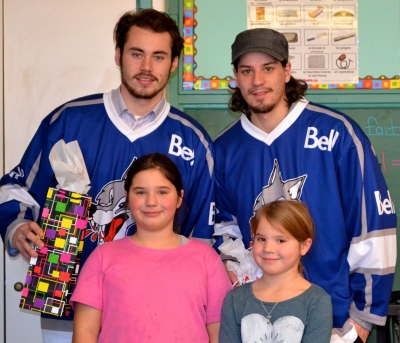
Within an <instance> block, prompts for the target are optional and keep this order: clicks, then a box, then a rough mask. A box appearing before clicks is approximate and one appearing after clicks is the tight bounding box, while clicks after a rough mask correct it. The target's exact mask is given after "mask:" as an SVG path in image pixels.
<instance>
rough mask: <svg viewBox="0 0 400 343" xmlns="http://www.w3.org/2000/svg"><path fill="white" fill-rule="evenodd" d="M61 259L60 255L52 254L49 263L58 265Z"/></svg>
mask: <svg viewBox="0 0 400 343" xmlns="http://www.w3.org/2000/svg"><path fill="white" fill-rule="evenodd" d="M59 259H60V255H57V254H53V253H50V254H49V258H48V259H47V261H49V263H54V264H57V263H58V260H59Z"/></svg>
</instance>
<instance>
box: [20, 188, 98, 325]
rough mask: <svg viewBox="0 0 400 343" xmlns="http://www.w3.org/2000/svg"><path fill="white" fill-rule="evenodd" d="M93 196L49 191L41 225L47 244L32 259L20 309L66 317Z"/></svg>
mask: <svg viewBox="0 0 400 343" xmlns="http://www.w3.org/2000/svg"><path fill="white" fill-rule="evenodd" d="M90 204H91V197H89V196H88V195H82V194H78V193H74V192H70V191H66V190H62V189H55V188H49V190H48V192H47V196H46V202H45V204H44V208H43V211H42V217H41V220H40V226H41V228H42V230H43V232H44V237H40V238H41V240H42V241H43V242H44V243H45V246H44V247H43V248H42V249H39V248H38V247H35V250H36V251H37V253H38V254H39V256H38V257H37V258H31V261H30V265H29V268H28V274H27V276H26V280H25V286H24V289H23V290H22V296H21V301H20V307H21V308H23V309H28V310H32V311H38V312H43V313H46V314H51V315H55V316H59V317H61V316H66V315H68V314H69V312H70V310H71V306H70V305H69V303H68V300H69V298H70V297H71V295H72V291H73V288H74V287H75V284H76V279H77V273H78V271H79V261H80V253H81V252H82V248H83V239H84V231H85V228H86V226H87V222H88V218H87V216H88V211H89V208H90Z"/></svg>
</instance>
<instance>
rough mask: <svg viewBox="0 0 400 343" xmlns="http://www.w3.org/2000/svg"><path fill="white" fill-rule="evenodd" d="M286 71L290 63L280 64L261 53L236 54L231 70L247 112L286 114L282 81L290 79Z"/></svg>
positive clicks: (288, 70) (283, 82) (286, 105)
mask: <svg viewBox="0 0 400 343" xmlns="http://www.w3.org/2000/svg"><path fill="white" fill-rule="evenodd" d="M290 71H291V66H290V63H287V64H286V66H285V67H283V66H282V64H281V62H279V61H278V60H276V59H275V58H274V57H272V56H270V55H267V54H265V53H263V52H249V53H247V54H244V55H243V56H241V57H240V59H239V62H238V66H237V70H235V69H234V70H233V72H234V74H235V78H236V81H237V87H238V88H239V89H240V92H241V93H242V96H243V98H244V100H245V101H246V102H247V104H248V107H249V110H250V112H251V114H266V113H270V112H272V111H283V112H284V114H285V115H286V113H287V109H288V104H287V102H286V100H285V99H286V93H285V84H286V83H287V82H288V81H289V80H290Z"/></svg>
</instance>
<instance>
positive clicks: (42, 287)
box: [37, 282, 49, 292]
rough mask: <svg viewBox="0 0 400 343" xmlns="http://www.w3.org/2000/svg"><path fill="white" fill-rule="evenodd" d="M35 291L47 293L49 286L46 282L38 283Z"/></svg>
mask: <svg viewBox="0 0 400 343" xmlns="http://www.w3.org/2000/svg"><path fill="white" fill-rule="evenodd" d="M37 289H38V291H40V292H47V290H48V289H49V284H48V283H46V282H39V284H38V286H37Z"/></svg>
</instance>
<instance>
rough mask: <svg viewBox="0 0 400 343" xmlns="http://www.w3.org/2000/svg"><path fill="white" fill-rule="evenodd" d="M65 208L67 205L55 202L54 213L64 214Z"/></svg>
mask: <svg viewBox="0 0 400 343" xmlns="http://www.w3.org/2000/svg"><path fill="white" fill-rule="evenodd" d="M66 207H67V204H64V203H63V202H57V205H56V211H57V212H61V213H64V212H65V208H66Z"/></svg>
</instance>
